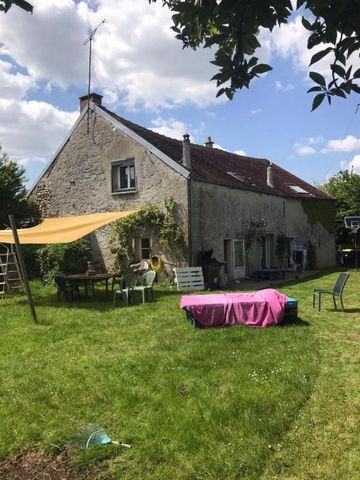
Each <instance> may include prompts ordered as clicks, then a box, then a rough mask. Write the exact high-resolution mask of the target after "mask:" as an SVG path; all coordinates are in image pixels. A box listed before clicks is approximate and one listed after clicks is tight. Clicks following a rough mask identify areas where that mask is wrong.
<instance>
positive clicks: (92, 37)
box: [83, 18, 106, 134]
mask: <svg viewBox="0 0 360 480" xmlns="http://www.w3.org/2000/svg"><path fill="white" fill-rule="evenodd" d="M105 21H106V18H104V20H103V21H102V22H100V23H99V25H98V26H97V27H96V28H94V30H93V31H92V32H91V33H90V35H89V36H88V38H87V39H86V40H85V42H84V43H83V45H87V44H88V43H89V81H88V102H87V103H88V104H87V133H88V134H89V130H90V127H89V108H90V89H91V53H92V52H91V50H92V41H93V39H94V37H95V33H96V32H97V31H98V29H99V28H100V27H101V25H103V24H104V23H105Z"/></svg>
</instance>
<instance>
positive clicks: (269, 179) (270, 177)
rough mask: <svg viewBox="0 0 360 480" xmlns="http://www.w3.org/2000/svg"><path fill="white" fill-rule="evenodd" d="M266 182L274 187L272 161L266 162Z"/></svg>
mask: <svg viewBox="0 0 360 480" xmlns="http://www.w3.org/2000/svg"><path fill="white" fill-rule="evenodd" d="M266 184H267V186H268V187H274V182H273V171H272V163H271V162H268V164H267V168H266Z"/></svg>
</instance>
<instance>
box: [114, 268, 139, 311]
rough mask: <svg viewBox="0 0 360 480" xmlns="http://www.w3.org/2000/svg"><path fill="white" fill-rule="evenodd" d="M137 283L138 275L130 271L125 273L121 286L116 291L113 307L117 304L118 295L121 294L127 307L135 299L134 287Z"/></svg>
mask: <svg viewBox="0 0 360 480" xmlns="http://www.w3.org/2000/svg"><path fill="white" fill-rule="evenodd" d="M135 284H136V275H135V274H133V273H129V274H128V275H124V277H123V278H122V282H121V283H120V288H118V289H116V290H115V291H114V299H113V307H114V308H115V305H116V297H117V295H121V296H122V299H123V304H124V307H127V306H128V305H129V304H130V303H132V301H133V294H134V287H135Z"/></svg>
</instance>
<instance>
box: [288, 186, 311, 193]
mask: <svg viewBox="0 0 360 480" xmlns="http://www.w3.org/2000/svg"><path fill="white" fill-rule="evenodd" d="M288 187H289V188H290V189H291V190H292V191H293V192H296V193H307V194H308V195H311V194H310V192H308V191H307V190H304V189H303V188H302V187H299V185H288Z"/></svg>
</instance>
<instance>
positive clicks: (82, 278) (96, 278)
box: [65, 273, 113, 299]
mask: <svg viewBox="0 0 360 480" xmlns="http://www.w3.org/2000/svg"><path fill="white" fill-rule="evenodd" d="M110 278H113V274H111V273H96V274H95V275H87V274H86V273H75V274H73V275H65V280H68V281H69V282H73V283H76V282H83V283H84V286H85V295H86V296H88V284H90V286H91V298H92V299H94V287H95V283H96V282H102V281H104V280H105V288H106V295H108V294H109V279H110Z"/></svg>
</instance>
